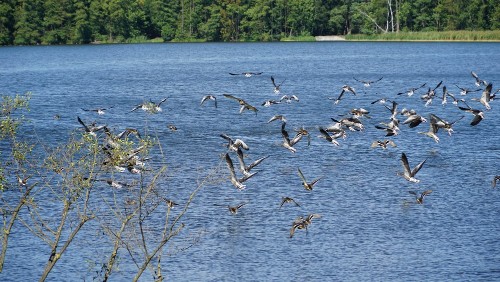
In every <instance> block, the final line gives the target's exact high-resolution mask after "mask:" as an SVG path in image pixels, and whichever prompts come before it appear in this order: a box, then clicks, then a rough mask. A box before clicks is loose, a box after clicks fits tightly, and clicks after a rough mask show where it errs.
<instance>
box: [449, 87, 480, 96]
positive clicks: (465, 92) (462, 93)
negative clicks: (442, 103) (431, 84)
mask: <svg viewBox="0 0 500 282" xmlns="http://www.w3.org/2000/svg"><path fill="white" fill-rule="evenodd" d="M455 86H456V87H458V89H460V95H467V94H468V93H472V92H478V91H481V90H482V89H480V88H478V89H469V88H463V87H460V86H458V85H456V84H455Z"/></svg>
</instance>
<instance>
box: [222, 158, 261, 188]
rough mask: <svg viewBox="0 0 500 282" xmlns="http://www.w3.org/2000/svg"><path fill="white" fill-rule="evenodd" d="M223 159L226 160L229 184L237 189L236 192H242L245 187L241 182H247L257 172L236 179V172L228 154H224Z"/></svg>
mask: <svg viewBox="0 0 500 282" xmlns="http://www.w3.org/2000/svg"><path fill="white" fill-rule="evenodd" d="M225 159H226V164H227V167H228V169H229V174H230V178H229V179H230V180H231V183H232V184H233V185H234V186H235V187H236V188H237V189H238V190H243V189H245V187H246V186H245V185H244V184H243V182H245V181H247V180H248V179H250V178H251V177H252V176H254V175H255V174H257V172H254V173H252V174H250V175H248V176H244V177H242V178H239V179H238V178H237V177H236V172H235V171H234V165H233V161H232V160H231V157H230V156H229V154H228V153H226V154H225Z"/></svg>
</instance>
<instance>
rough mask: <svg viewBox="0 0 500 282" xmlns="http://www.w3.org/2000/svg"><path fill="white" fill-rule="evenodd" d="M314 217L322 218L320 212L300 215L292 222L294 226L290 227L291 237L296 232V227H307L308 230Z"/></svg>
mask: <svg viewBox="0 0 500 282" xmlns="http://www.w3.org/2000/svg"><path fill="white" fill-rule="evenodd" d="M314 218H321V215H319V214H316V213H314V214H309V215H308V216H307V217H306V218H304V217H302V216H299V217H298V218H296V219H295V220H294V221H293V222H292V228H291V229H290V238H292V237H293V235H294V234H295V230H296V229H305V230H306V231H307V226H309V225H310V224H311V223H312V220H313V219H314Z"/></svg>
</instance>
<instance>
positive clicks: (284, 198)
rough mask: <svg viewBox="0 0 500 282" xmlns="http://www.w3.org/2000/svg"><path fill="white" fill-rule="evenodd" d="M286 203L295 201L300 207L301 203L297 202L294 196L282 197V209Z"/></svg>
mask: <svg viewBox="0 0 500 282" xmlns="http://www.w3.org/2000/svg"><path fill="white" fill-rule="evenodd" d="M286 203H294V204H295V205H296V206H297V207H300V205H299V203H297V202H296V201H295V200H294V199H293V198H290V197H281V204H280V209H281V207H282V206H283V205H284V204H286Z"/></svg>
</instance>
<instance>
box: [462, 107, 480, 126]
mask: <svg viewBox="0 0 500 282" xmlns="http://www.w3.org/2000/svg"><path fill="white" fill-rule="evenodd" d="M465 105H467V104H465ZM458 108H459V109H460V110H462V111H464V112H468V113H471V114H473V115H474V117H473V118H472V121H471V122H470V125H472V126H475V125H478V124H479V123H480V122H481V121H482V120H483V119H484V113H483V112H482V111H481V110H478V109H473V108H471V107H470V106H469V105H467V108H466V107H460V106H459V107H458Z"/></svg>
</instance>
